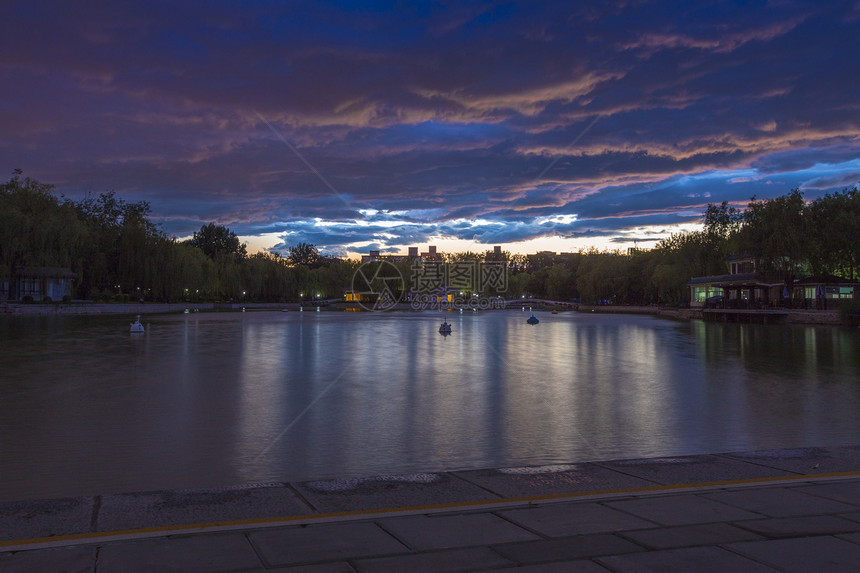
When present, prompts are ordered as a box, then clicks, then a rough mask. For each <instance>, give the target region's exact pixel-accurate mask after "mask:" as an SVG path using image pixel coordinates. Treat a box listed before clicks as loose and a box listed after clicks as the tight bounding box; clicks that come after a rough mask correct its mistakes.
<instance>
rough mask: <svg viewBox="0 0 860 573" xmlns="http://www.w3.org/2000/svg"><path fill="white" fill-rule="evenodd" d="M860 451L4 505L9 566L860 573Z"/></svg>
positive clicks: (3, 566) (0, 525)
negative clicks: (859, 572)
mask: <svg viewBox="0 0 860 573" xmlns="http://www.w3.org/2000/svg"><path fill="white" fill-rule="evenodd" d="M858 470H860V446H850V447H841V448H803V449H795V450H773V451H765V452H745V453H735V454H723V455H701V456H684V457H676V458H660V459H646V460H621V461H614V462H593V463H584V464H575V465H565V466H551V467H540V468H512V469H505V470H480V471H464V472H449V473H439V474H414V475H405V476H380V477H377V478H368V479H345V480H329V481H318V482H304V483H288V484H285V483H273V484H256V485H254V486H245V487H238V488H223V489H217V490H195V491H172V492H152V493H138V494H123V495H109V496H99V497H95V498H73V499H64V500H45V501H29V502H7V503H0V539H2V541H0V571H3V572H7V571H9V572H18V571H21V572H24V571H26V572H32V571H49V572H53V571H70V572H84V571H85V572H97V573H105V572H114V571H119V572H138V571H140V572H150V571H205V572H211V571H216V572H218V571H281V572H287V571H306V572H364V571H409V572H410V573H419V572H422V571H432V572H445V571H497V570H498V571H503V570H518V571H528V572H545V571H585V572H588V571H620V572H627V571H857V570H858V567H860V565H859V564H860V471H858Z"/></svg>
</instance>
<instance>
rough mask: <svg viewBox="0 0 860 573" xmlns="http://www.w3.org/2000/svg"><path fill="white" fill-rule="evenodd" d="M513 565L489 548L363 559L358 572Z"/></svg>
mask: <svg viewBox="0 0 860 573" xmlns="http://www.w3.org/2000/svg"><path fill="white" fill-rule="evenodd" d="M513 565H514V563H513V562H511V561H509V560H507V559H505V558H504V557H502V556H501V555H499V554H498V553H496V552H494V551H492V550H490V549H489V548H487V547H472V548H469V549H449V550H447V551H434V552H431V553H417V554H412V555H399V556H395V557H380V558H377V559H359V560H358V561H356V562H355V569H356V570H357V571H358V572H359V573H365V572H367V573H388V572H390V573H401V572H403V571H409V573H455V572H458V571H475V570H477V569H482V570H486V569H494V568H497V567H512V566H513Z"/></svg>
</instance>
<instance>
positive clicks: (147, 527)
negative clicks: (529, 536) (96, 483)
mask: <svg viewBox="0 0 860 573" xmlns="http://www.w3.org/2000/svg"><path fill="white" fill-rule="evenodd" d="M846 474H853V475H855V477H860V445H843V446H831V447H811V446H805V447H796V448H786V449H767V450H752V451H739V452H726V453H716V454H693V455H681V456H665V457H656V458H641V459H620V460H605V461H587V462H576V463H565V464H561V463H560V464H553V465H544V466H523V467H510V468H488V469H475V470H450V471H435V472H422V473H414V474H403V475H381V476H370V477H366V478H343V479H323V480H314V481H301V482H274V481H273V482H267V483H250V484H242V485H233V486H229V485H228V486H223V487H210V488H193V489H175V490H162V491H144V492H130V493H106V494H101V495H84V496H77V497H71V496H70V497H60V498H48V499H29V500H21V501H0V552H2V551H4V550H6V551H9V550H10V549H9V546H12V545H18V544H19V543H28V542H29V543H32V545H34V546H35V547H38V546H39V545H42V543H43V542H44V541H47V540H50V538H57V537H60V538H66V539H68V540H69V541H74V539H76V538H77V539H79V538H81V537H86V536H92V535H96V534H105V533H107V534H110V532H118V533H132V532H140V533H142V534H146V533H147V532H150V533H151V532H160V531H161V530H165V529H180V530H181V529H187V528H201V527H205V524H214V525H218V524H222V525H223V524H226V523H236V524H239V525H241V524H246V525H248V524H250V522H251V521H260V522H261V523H265V522H268V521H275V520H287V521H293V522H295V521H297V520H304V521H308V520H310V521H318V520H320V519H332V518H339V517H344V516H349V515H351V514H355V515H356V516H358V517H361V516H362V515H363V514H365V513H367V512H415V511H418V512H421V513H427V512H428V510H430V511H434V510H435V511H444V510H447V509H448V508H450V507H452V506H460V505H465V506H471V507H473V508H480V507H482V506H487V507H488V509H493V507H494V506H496V505H499V504H505V505H506V504H511V503H515V504H522V503H523V502H526V504H527V505H529V504H530V502H531V503H533V501H534V500H544V501H549V500H553V499H562V498H582V497H593V496H601V495H603V496H605V495H610V494H618V493H621V492H624V493H627V494H628V495H630V494H633V493H637V492H638V493H648V492H652V491H653V492H654V493H660V492H661V491H665V490H667V489H680V488H698V489H701V488H715V489H719V488H720V487H724V486H725V485H726V484H729V483H737V484H742V483H745V482H752V481H763V482H767V481H771V480H789V481H798V482H801V481H803V480H805V479H807V478H809V477H825V476H838V475H846ZM858 527H860V526H858ZM158 534H160V533H158ZM4 546H5V547H4Z"/></svg>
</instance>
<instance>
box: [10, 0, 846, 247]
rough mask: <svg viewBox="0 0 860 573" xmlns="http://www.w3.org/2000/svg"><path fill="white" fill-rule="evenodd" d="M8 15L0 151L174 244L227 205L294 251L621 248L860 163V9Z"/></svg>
mask: <svg viewBox="0 0 860 573" xmlns="http://www.w3.org/2000/svg"><path fill="white" fill-rule="evenodd" d="M6 14H7V17H6V19H5V22H6V23H7V24H6V26H5V27H4V34H2V35H0V49H2V52H3V53H4V59H3V62H2V63H0V79H2V81H3V85H4V93H3V95H2V96H0V98H2V99H0V125H2V128H0V129H2V135H3V137H0V157H2V164H0V168H5V169H6V170H7V171H11V170H12V169H13V168H16V167H20V168H22V169H24V171H25V173H26V174H27V175H30V176H34V177H36V178H38V179H40V180H44V181H46V182H51V183H54V184H56V186H57V189H58V191H60V192H62V193H65V194H67V195H69V196H80V195H81V194H82V193H84V192H86V191H96V192H99V191H102V190H109V189H114V190H116V191H117V192H118V193H119V194H120V195H122V196H123V197H125V198H127V199H129V200H147V201H150V202H151V204H152V208H153V214H154V216H155V218H156V219H157V220H158V221H159V222H160V223H161V225H162V228H163V229H164V230H165V231H167V232H170V233H175V234H177V235H179V236H184V235H187V234H190V233H191V232H193V231H194V230H196V229H199V226H200V225H201V224H205V223H207V222H209V221H216V222H218V223H221V224H226V225H228V226H230V227H231V228H235V230H237V231H238V232H241V233H242V234H243V236H245V235H247V236H254V235H264V234H268V233H281V234H282V240H281V242H280V244H279V245H276V246H275V247H274V248H275V249H281V250H282V249H284V248H286V247H287V246H289V244H290V241H296V242H298V241H300V240H304V241H305V242H313V243H315V244H319V245H320V246H324V247H326V248H329V249H340V250H341V251H342V250H343V249H344V248H345V245H348V244H357V243H362V244H364V243H366V244H376V245H380V246H381V247H380V248H390V249H395V248H398V246H405V245H408V244H414V243H422V242H426V241H427V240H429V239H430V238H431V237H437V236H450V237H456V238H459V239H464V240H466V239H468V240H475V241H480V242H482V243H499V242H510V243H515V242H517V241H526V240H529V239H534V238H538V237H566V238H570V239H571V240H573V239H574V238H577V239H581V238H588V237H598V236H599V237H608V238H611V239H613V240H616V241H622V242H623V241H624V240H627V239H629V238H630V237H633V236H640V237H643V236H649V235H647V233H646V231H643V230H642V229H650V230H651V231H653V232H659V231H666V232H671V229H672V228H679V227H672V226H673V225H682V224H686V223H688V222H690V221H693V220H695V219H696V217H697V216H698V215H697V213H700V212H701V210H702V209H703V208H704V207H705V206H706V205H707V202H709V201H711V202H720V201H722V200H729V201H732V202H736V203H739V204H740V203H742V202H743V201H746V200H748V199H749V197H750V196H752V195H757V196H765V195H766V194H771V195H774V194H781V193H784V192H786V191H788V190H789V189H790V188H792V187H796V186H800V187H801V188H802V189H804V190H807V193H808V196H812V195H815V194H816V193H825V192H827V191H828V190H834V189H836V188H841V187H843V186H846V185H850V184H851V182H850V181H851V178H854V181H855V182H856V177H857V172H858V169H857V168H856V166H854V167H852V166H851V162H852V161H854V160H856V159H858V157H859V156H860V125H858V124H860V120H858V119H857V118H858V115H857V109H858V106H857V103H856V102H855V96H854V94H856V93H857V88H858V87H860V85H858V84H860V80H858V79H857V75H856V73H855V71H854V69H853V68H852V67H851V66H849V65H846V64H845V62H846V60H845V58H846V57H848V55H850V54H853V53H855V52H858V51H860V36H858V35H857V34H856V33H854V28H853V27H854V22H855V21H856V14H857V8H856V6H855V5H849V4H843V3H829V4H825V5H795V4H791V3H778V4H775V5H774V4H769V5H766V4H762V3H742V4H735V3H720V4H712V5H696V6H693V5H690V4H683V3H681V4H679V5H676V6H667V5H664V4H658V3H652V2H625V3H620V4H619V3H605V4H595V5H580V4H577V3H573V4H571V3H568V2H561V1H550V2H542V3H520V2H510V3H504V4H496V3H491V2H467V3H462V4H458V5H456V6H444V5H441V4H421V5H415V6H412V7H409V8H407V7H406V6H405V5H404V6H400V7H398V8H397V9H391V8H383V7H381V6H378V5H374V4H350V5H342V4H338V3H327V2H303V1H300V2H295V3H289V4H280V3H265V2H263V3H254V4H252V5H244V4H243V5H239V4H237V3H232V2H223V3H215V4H207V6H206V7H205V9H202V8H201V7H200V6H199V5H198V4H195V3H190V2H182V1H180V2H175V3H170V4H160V3H155V4H151V3H143V2H123V3H118V4H112V5H110V6H102V5H90V4H87V3H73V4H69V3H65V2H51V1H48V2H41V3H39V6H38V8H37V7H35V6H33V5H31V4H30V3H26V2H12V3H11V4H9V5H8V6H7V10H6ZM261 117H262V118H263V120H265V121H263V120H261ZM595 120H596V121H595ZM269 125H271V126H272V127H274V129H275V131H276V132H277V133H273V131H272V130H271V129H269ZM586 128H587V129H586ZM285 142H286V143H285ZM294 150H295V152H294ZM297 153H298V154H299V155H301V158H300V157H299V156H298V155H297ZM4 165H5V167H3V166H4ZM308 165H310V166H311V167H310V168H309V167H308ZM332 188H334V191H332ZM370 211H376V213H375V214H373V215H368V214H367V213H369V212H370ZM632 229H637V230H636V231H635V232H634V231H632ZM655 229H656V230H655ZM651 231H648V232H651ZM631 240H632V239H631Z"/></svg>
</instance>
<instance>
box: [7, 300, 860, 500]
mask: <svg viewBox="0 0 860 573" xmlns="http://www.w3.org/2000/svg"><path fill="white" fill-rule="evenodd" d="M441 316H442V315H441V314H440V313H426V314H424V313H339V312H319V313H317V312H303V313H299V312H289V313H282V312H246V313H213V314H205V313H198V314H190V315H163V316H144V317H143V323H144V324H145V325H146V327H147V330H146V333H145V334H143V335H130V334H128V332H127V328H128V323H129V320H130V317H51V318H29V317H0V319H2V320H0V341H2V346H0V500H11V499H24V498H36V497H54V496H63V495H82V494H97V493H110V492H122V491H140V490H154V489H162V488H186V487H210V486H216V485H230V484H239V483H252V482H267V481H292V480H306V479H322V478H332V477H347V476H368V475H378V474H386V473H409V472H416V471H437V470H451V469H476V468H486V467H506V466H522V465H540V464H551V463H563V462H576V461H585V460H599V459H611V458H630V457H644V456H659V455H676V454H689V453H704V452H724V451H732V450H747V449H760V448H772V447H796V446H804V445H822V446H827V445H839V444H850V443H858V442H860V352H858V350H860V330H857V329H854V330H849V329H838V328H819V327H774V326H768V327H765V326H758V325H735V324H729V325H723V324H705V323H702V322H698V321H693V322H674V321H667V320H661V319H657V318H653V317H648V316H623V315H598V314H575V313H570V314H566V313H563V314H559V315H551V314H547V313H540V314H538V316H539V317H540V318H541V323H540V325H538V326H529V325H527V324H526V322H525V319H526V318H527V316H528V313H523V312H517V311H509V312H484V313H474V314H473V313H465V314H454V313H448V314H447V315H446V316H447V317H448V319H449V321H451V322H452V323H453V325H454V334H453V335H452V336H449V337H443V336H440V335H439V334H438V332H437V328H438V325H439V322H440V320H441V319H440V317H441Z"/></svg>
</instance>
